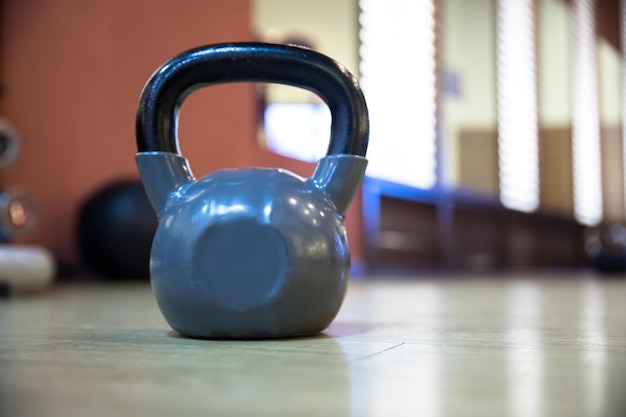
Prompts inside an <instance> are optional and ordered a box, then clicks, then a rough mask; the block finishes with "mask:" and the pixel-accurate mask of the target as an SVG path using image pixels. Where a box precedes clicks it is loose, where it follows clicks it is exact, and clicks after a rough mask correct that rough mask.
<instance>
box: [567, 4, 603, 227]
mask: <svg viewBox="0 0 626 417" xmlns="http://www.w3.org/2000/svg"><path fill="white" fill-rule="evenodd" d="M594 10H595V3H594V1H593V0H575V1H574V2H573V14H574V25H573V38H574V39H573V40H574V62H573V77H572V80H573V88H572V90H573V91H572V93H573V98H572V101H573V103H572V148H573V155H572V158H573V160H572V162H573V167H574V215H575V217H576V219H577V220H578V221H579V222H580V223H582V224H586V225H594V224H597V223H599V222H600V221H601V220H602V172H601V161H600V112H599V107H598V72H597V67H596V65H597V60H596V35H595V33H596V32H595V14H594Z"/></svg>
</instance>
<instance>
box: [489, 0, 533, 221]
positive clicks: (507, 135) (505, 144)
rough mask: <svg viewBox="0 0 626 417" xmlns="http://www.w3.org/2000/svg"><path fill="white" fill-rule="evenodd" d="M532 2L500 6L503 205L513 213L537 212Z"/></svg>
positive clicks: (505, 0)
mask: <svg viewBox="0 0 626 417" xmlns="http://www.w3.org/2000/svg"><path fill="white" fill-rule="evenodd" d="M534 7H535V6H534V0H498V2H497V68H498V70H497V74H498V75H497V79H498V81H497V85H498V156H499V170H500V200H501V201H502V204H503V205H504V206H506V207H509V208H511V209H515V210H520V211H526V212H530V211H534V210H535V209H537V207H538V206H539V154H538V131H537V75H536V74H537V69H536V52H535V51H536V45H535V35H534V33H535V10H534Z"/></svg>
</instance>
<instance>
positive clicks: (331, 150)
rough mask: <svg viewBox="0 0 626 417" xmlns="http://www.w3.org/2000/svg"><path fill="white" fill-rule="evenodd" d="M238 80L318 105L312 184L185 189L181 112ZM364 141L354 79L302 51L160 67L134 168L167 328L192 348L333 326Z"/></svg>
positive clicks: (279, 174) (288, 179) (217, 55)
mask: <svg viewBox="0 0 626 417" xmlns="http://www.w3.org/2000/svg"><path fill="white" fill-rule="evenodd" d="M240 81H254V82H271V83H280V84H288V85H293V86H297V87H301V88H305V89H308V90H310V91H312V92H314V93H316V94H317V95H319V96H320V97H321V98H322V99H323V100H324V101H325V102H326V104H327V105H328V107H329V108H330V111H331V114H332V125H331V137H330V145H329V147H328V153H327V155H326V156H325V157H323V158H322V159H321V160H320V161H319V162H318V164H317V166H316V168H315V171H314V173H313V174H312V176H311V177H310V178H306V179H304V178H301V177H299V176H297V175H295V174H293V173H291V172H288V171H286V170H283V169H267V168H245V169H227V170H220V171H216V172H213V173H211V174H209V175H207V176H205V177H203V178H200V179H195V178H194V176H193V174H192V172H191V169H190V168H189V164H188V161H187V159H185V158H184V157H183V156H182V155H181V154H180V152H179V148H178V137H177V122H178V120H177V119H178V113H179V109H180V106H181V104H182V101H183V100H184V99H185V97H187V96H188V95H189V94H190V93H191V92H193V91H195V90H197V89H199V88H202V87H205V86H210V85H213V84H219V83H223V82H240ZM368 132H369V125H368V114H367V106H366V103H365V99H364V97H363V94H362V92H361V90H360V88H359V86H358V82H357V80H356V79H355V78H354V77H353V76H352V75H351V74H350V73H349V72H348V71H347V70H346V69H345V68H344V67H343V66H342V65H340V64H339V63H337V62H335V61H333V60H332V59H330V58H328V57H326V56H324V55H321V54H319V53H316V52H314V51H311V50H308V49H304V48H299V47H294V46H285V45H272V44H262V43H231V44H220V45H212V46H206V47H201V48H197V49H193V50H190V51H187V52H184V53H182V54H180V55H178V56H176V57H174V58H173V59H171V60H170V61H168V62H167V63H165V64H164V65H163V66H162V67H161V68H159V69H158V70H157V71H156V72H155V73H154V74H153V75H152V77H151V78H150V80H149V81H148V83H147V84H146V86H145V87H144V90H143V92H142V95H141V99H140V102H139V108H138V111H137V147H138V150H139V152H138V154H137V155H136V161H137V165H138V167H139V173H140V175H141V179H142V181H143V184H144V187H145V189H146V192H147V194H148V196H149V198H150V201H151V202H152V205H153V207H154V209H155V211H156V212H157V215H158V218H159V226H158V229H157V232H156V234H155V237H154V241H153V244H152V251H151V257H150V279H151V284H152V289H153V292H154V295H155V297H156V300H157V303H158V305H159V308H160V309H161V312H162V313H163V316H164V317H165V319H166V320H167V322H168V323H169V324H170V326H171V327H172V328H173V329H174V330H176V331H177V332H179V333H180V334H183V335H186V336H191V337H201V338H278V337H291V336H302V335H312V334H317V333H319V332H321V331H322V330H324V329H325V328H326V327H327V326H328V325H329V324H330V322H331V321H332V320H333V319H334V318H335V316H336V315H337V313H338V311H339V308H340V307H341V304H342V302H343V299H344V296H345V293H346V288H347V284H348V280H349V274H350V252H349V248H348V240H347V236H346V230H345V226H344V221H343V218H344V214H345V212H346V210H347V208H348V205H349V204H350V201H351V200H352V198H353V197H354V194H355V193H356V191H357V190H358V187H359V185H360V183H361V181H362V179H363V175H364V173H365V167H366V165H367V160H366V159H365V151H366V148H367V141H368ZM294 140H297V139H294Z"/></svg>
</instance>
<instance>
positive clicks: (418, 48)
mask: <svg viewBox="0 0 626 417" xmlns="http://www.w3.org/2000/svg"><path fill="white" fill-rule="evenodd" d="M359 4H360V7H361V13H360V23H361V30H360V41H361V48H360V55H361V65H360V70H361V84H362V86H363V91H364V93H365V97H366V99H367V103H368V107H369V112H370V145H369V150H368V159H369V161H370V164H369V167H368V171H367V175H369V176H372V177H377V178H381V179H384V180H388V181H393V182H397V183H401V184H406V185H410V186H414V187H419V188H430V187H432V186H434V185H435V182H436V146H435V143H436V142H435V93H436V92H435V89H436V87H435V16H434V12H435V9H434V2H433V0H360V1H359Z"/></svg>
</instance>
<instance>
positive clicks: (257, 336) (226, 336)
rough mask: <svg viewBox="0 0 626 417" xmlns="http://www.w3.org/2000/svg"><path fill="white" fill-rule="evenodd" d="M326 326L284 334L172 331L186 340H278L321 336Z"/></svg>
mask: <svg viewBox="0 0 626 417" xmlns="http://www.w3.org/2000/svg"><path fill="white" fill-rule="evenodd" d="M327 327H328V326H326V327H325V328H323V329H321V330H312V331H300V332H298V331H296V332H285V333H276V334H274V333H252V334H230V333H209V334H194V333H185V332H180V331H178V330H175V329H174V330H173V333H175V334H176V336H177V337H182V338H187V339H200V340H278V339H296V338H300V337H313V336H317V335H319V334H321V333H322V332H323V331H324V330H325V329H326V328H327Z"/></svg>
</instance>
